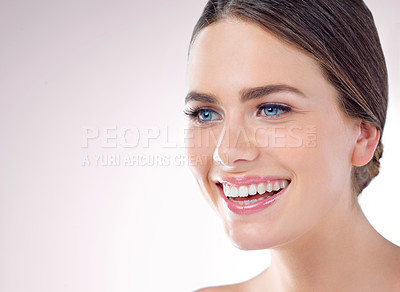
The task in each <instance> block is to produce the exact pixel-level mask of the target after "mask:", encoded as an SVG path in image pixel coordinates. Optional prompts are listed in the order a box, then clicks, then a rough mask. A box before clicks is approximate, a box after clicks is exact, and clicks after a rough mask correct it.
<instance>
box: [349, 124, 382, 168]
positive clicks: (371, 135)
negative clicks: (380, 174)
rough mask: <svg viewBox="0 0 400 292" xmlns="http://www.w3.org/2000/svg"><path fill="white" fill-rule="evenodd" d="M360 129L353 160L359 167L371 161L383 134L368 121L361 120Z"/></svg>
mask: <svg viewBox="0 0 400 292" xmlns="http://www.w3.org/2000/svg"><path fill="white" fill-rule="evenodd" d="M359 129H360V134H359V136H358V138H357V141H356V144H355V145H354V150H353V156H352V161H351V163H352V164H353V165H354V166H357V167H361V166H364V165H366V164H367V163H368V162H370V161H371V159H372V157H373V156H374V152H375V149H376V147H377V145H378V143H379V139H380V136H381V135H380V131H379V129H378V128H377V127H376V126H375V125H374V124H373V123H371V122H368V121H361V122H360V124H359Z"/></svg>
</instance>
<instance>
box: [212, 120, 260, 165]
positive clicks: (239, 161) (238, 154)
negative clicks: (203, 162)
mask: <svg viewBox="0 0 400 292" xmlns="http://www.w3.org/2000/svg"><path fill="white" fill-rule="evenodd" d="M253 136H254V135H252V131H251V130H249V129H247V130H246V128H245V127H243V126H239V125H237V124H234V125H230V126H229V125H225V126H224V128H223V130H222V131H221V133H220V136H219V139H218V143H217V146H216V148H215V151H214V154H213V160H214V162H216V163H217V164H221V165H222V166H224V167H226V168H227V169H235V168H241V167H243V166H245V165H248V163H249V162H251V161H254V160H255V159H256V158H257V157H258V156H259V153H260V152H259V148H258V147H257V146H256V143H255V141H254V140H255V139H254V138H255V137H253Z"/></svg>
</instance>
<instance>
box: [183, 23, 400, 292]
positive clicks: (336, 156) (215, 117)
mask: <svg viewBox="0 0 400 292" xmlns="http://www.w3.org/2000/svg"><path fill="white" fill-rule="evenodd" d="M188 85H189V91H190V92H192V93H193V92H196V93H200V94H203V96H204V95H207V96H208V97H210V96H211V97H212V98H213V99H214V100H213V99H207V100H205V99H204V98H191V99H188V100H187V104H186V106H187V108H188V109H192V108H200V109H202V111H201V113H202V114H199V115H197V116H196V117H193V118H192V119H191V120H190V121H189V125H188V126H189V128H190V129H191V139H188V142H187V153H188V155H190V156H193V157H198V158H201V159H200V160H201V163H197V164H196V165H193V166H192V167H191V170H192V172H193V174H194V176H195V178H196V180H197V182H198V184H199V186H200V188H201V190H202V193H203V194H204V196H205V198H206V199H207V201H208V202H209V203H210V205H211V206H212V207H213V208H214V209H215V211H216V212H217V213H218V214H219V216H220V217H221V219H222V222H223V224H224V228H225V231H226V233H227V235H228V237H229V238H230V239H231V240H232V242H233V244H234V245H235V246H237V247H238V248H240V249H244V250H254V249H270V251H271V256H272V261H271V265H270V267H269V268H268V269H266V270H265V271H263V272H262V273H261V274H259V275H258V276H256V277H255V278H253V279H251V280H249V281H247V282H244V283H239V284H235V285H229V286H220V287H210V288H205V289H201V290H199V291H272V292H281V291H282V292H283V291H285V292H288V291H323V292H329V291H335V292H337V291H352V292H354V291H362V292H367V291H374V292H375V291H400V248H399V247H397V246H395V245H394V244H392V243H390V242H389V241H387V240H386V239H384V238H383V237H382V236H380V235H379V234H378V233H377V232H376V231H375V230H374V229H373V227H372V226H371V225H370V223H369V222H368V220H367V219H366V217H365V216H364V214H363V212H362V211H361V208H360V206H359V204H358V202H357V196H356V194H354V192H353V187H352V181H351V170H352V167H353V166H362V165H365V164H367V163H368V162H369V161H370V160H371V158H372V156H373V153H374V151H375V148H376V145H377V143H378V141H379V137H380V133H379V130H377V128H376V127H375V126H374V125H373V124H371V123H369V122H366V121H362V120H358V119H353V118H350V117H348V116H346V115H345V114H344V113H343V111H342V110H341V109H340V108H339V106H338V102H337V93H336V91H335V89H334V88H333V86H332V85H331V84H330V83H329V82H328V81H327V80H326V79H325V78H324V76H323V74H322V71H321V69H320V67H319V66H318V64H317V63H316V62H315V60H313V59H312V57H311V56H308V55H306V54H305V53H303V52H301V51H300V50H298V49H296V48H294V47H293V46H291V45H289V44H287V43H285V42H283V41H281V40H279V39H278V38H276V37H275V36H273V35H272V34H271V33H270V32H268V31H266V30H265V29H263V28H261V27H259V26H257V25H256V24H253V23H250V22H244V21H242V20H237V19H232V18H228V19H223V20H220V21H218V22H216V23H214V24H212V25H210V26H208V27H206V28H204V29H203V30H202V31H201V32H200V33H199V35H198V36H197V38H196V40H195V41H194V43H193V45H192V47H191V52H190V56H189V65H188ZM265 86H275V87H280V88H290V89H293V88H294V89H295V90H290V89H287V90H286V89H284V90H280V91H277V92H273V93H271V94H264V95H262V96H258V97H257V98H252V99H249V100H242V99H241V95H242V93H243V92H244V91H246V90H249V89H255V88H261V87H265ZM197 96H199V95H197ZM266 103H268V104H271V103H273V104H280V105H284V106H286V107H287V106H289V107H290V108H291V110H290V111H282V110H275V111H273V114H272V115H268V114H266V112H265V111H263V110H260V109H259V108H258V106H260V105H262V104H266ZM204 157H206V159H204ZM200 160H199V161H200ZM238 175H271V176H278V177H289V178H290V180H291V183H290V185H289V187H288V189H287V190H286V193H285V194H284V195H283V196H282V197H281V198H280V199H279V200H277V201H276V202H275V203H274V204H273V205H272V206H270V207H268V208H266V209H264V210H262V211H260V212H258V213H255V214H250V215H238V214H235V213H233V212H231V211H230V210H229V209H228V208H227V207H226V206H225V204H224V202H223V198H222V197H221V193H220V189H219V187H218V185H217V184H216V183H217V179H218V178H219V177H223V176H238Z"/></svg>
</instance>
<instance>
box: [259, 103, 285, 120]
mask: <svg viewBox="0 0 400 292" xmlns="http://www.w3.org/2000/svg"><path fill="white" fill-rule="evenodd" d="M290 110H291V107H289V106H287V105H283V104H278V103H265V104H262V105H260V106H259V107H258V114H259V115H260V116H267V117H277V116H279V115H281V114H284V113H287V112H289V111H290Z"/></svg>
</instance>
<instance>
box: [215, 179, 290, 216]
mask: <svg viewBox="0 0 400 292" xmlns="http://www.w3.org/2000/svg"><path fill="white" fill-rule="evenodd" d="M290 182H291V181H290V180H289V179H283V178H270V177H260V176H257V177H254V176H252V177H250V176H240V177H231V178H226V179H219V180H218V183H217V185H218V186H219V188H220V189H221V193H222V195H223V198H224V201H225V202H226V204H227V206H228V208H229V209H230V210H231V211H232V212H234V213H237V214H251V213H255V212H259V211H261V210H263V209H265V208H266V207H268V206H270V205H272V203H274V202H275V201H276V200H277V199H278V198H279V197H280V196H281V195H282V194H283V193H284V191H285V190H286V189H287V187H288V186H289V185H290Z"/></svg>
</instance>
